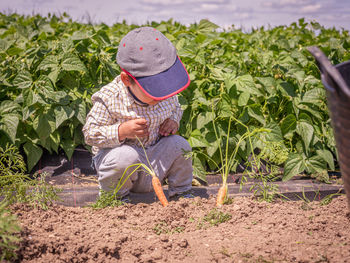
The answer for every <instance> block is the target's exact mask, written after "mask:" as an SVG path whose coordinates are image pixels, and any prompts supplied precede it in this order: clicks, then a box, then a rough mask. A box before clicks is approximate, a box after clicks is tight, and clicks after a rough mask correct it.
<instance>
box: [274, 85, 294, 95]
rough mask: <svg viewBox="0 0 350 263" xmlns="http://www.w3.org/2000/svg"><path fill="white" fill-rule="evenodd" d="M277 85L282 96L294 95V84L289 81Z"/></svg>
mask: <svg viewBox="0 0 350 263" xmlns="http://www.w3.org/2000/svg"><path fill="white" fill-rule="evenodd" d="M277 87H278V89H279V90H280V91H281V92H282V94H283V95H284V96H290V97H295V96H296V95H295V89H294V86H293V85H292V84H290V83H289V82H282V83H280V84H279V85H278V86H277Z"/></svg>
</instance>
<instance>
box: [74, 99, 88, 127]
mask: <svg viewBox="0 0 350 263" xmlns="http://www.w3.org/2000/svg"><path fill="white" fill-rule="evenodd" d="M75 117H77V119H78V120H79V121H80V123H81V124H85V119H86V103H85V101H81V103H79V104H78V110H75Z"/></svg>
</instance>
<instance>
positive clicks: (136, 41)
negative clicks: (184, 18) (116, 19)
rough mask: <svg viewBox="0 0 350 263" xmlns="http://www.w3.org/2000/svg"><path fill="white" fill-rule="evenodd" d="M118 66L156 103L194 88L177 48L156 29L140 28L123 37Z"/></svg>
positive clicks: (119, 49) (118, 54)
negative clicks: (191, 86)
mask: <svg viewBox="0 0 350 263" xmlns="http://www.w3.org/2000/svg"><path fill="white" fill-rule="evenodd" d="M117 63H118V64H119V66H120V68H121V69H122V70H123V71H124V72H126V73H127V74H128V75H129V76H131V77H132V78H133V79H134V80H135V82H136V83H137V84H138V86H139V87H140V88H141V90H142V91H143V92H144V93H145V94H146V95H147V96H148V97H151V98H152V99H155V100H163V99H166V98H169V97H171V96H174V95H175V94H177V93H179V92H181V91H183V90H184V89H186V88H187V87H188V86H189V84H190V77H189V75H188V73H187V70H186V68H185V67H184V65H183V64H182V62H181V60H180V58H179V57H178V56H177V54H176V48H175V47H174V45H173V44H172V43H171V42H170V40H169V39H167V38H166V37H165V36H164V35H163V34H162V33H161V32H159V31H158V30H156V29H155V28H152V27H140V28H136V29H134V30H132V31H130V32H129V33H128V34H127V35H125V36H124V37H123V39H122V40H121V41H120V43H119V48H118V53H117Z"/></svg>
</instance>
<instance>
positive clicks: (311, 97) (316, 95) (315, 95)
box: [301, 88, 326, 105]
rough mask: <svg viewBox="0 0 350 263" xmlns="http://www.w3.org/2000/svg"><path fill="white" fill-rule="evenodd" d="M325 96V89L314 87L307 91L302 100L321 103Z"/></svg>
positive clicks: (316, 103)
mask: <svg viewBox="0 0 350 263" xmlns="http://www.w3.org/2000/svg"><path fill="white" fill-rule="evenodd" d="M325 98H326V95H325V90H324V89H320V88H313V89H311V90H308V91H306V92H305V94H304V96H303V98H302V100H301V102H304V103H312V104H315V105H320V104H321V102H322V100H324V99H325Z"/></svg>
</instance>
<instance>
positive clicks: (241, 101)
mask: <svg viewBox="0 0 350 263" xmlns="http://www.w3.org/2000/svg"><path fill="white" fill-rule="evenodd" d="M249 98H250V93H249V92H242V93H241V94H240V95H239V97H238V106H246V105H247V103H248V101H249Z"/></svg>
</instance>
